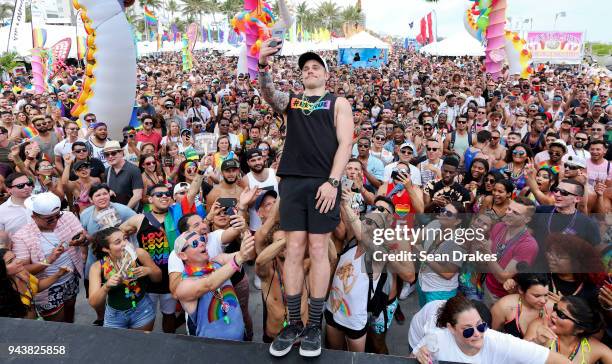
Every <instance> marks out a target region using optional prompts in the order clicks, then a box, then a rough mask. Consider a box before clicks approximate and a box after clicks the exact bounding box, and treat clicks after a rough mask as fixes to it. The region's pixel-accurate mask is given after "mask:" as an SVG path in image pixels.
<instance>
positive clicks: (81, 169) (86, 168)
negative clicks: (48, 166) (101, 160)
mask: <svg viewBox="0 0 612 364" xmlns="http://www.w3.org/2000/svg"><path fill="white" fill-rule="evenodd" d="M52 168H53V167H52ZM90 169H91V167H90V166H89V165H87V164H84V165H82V166H81V167H79V169H77V170H76V171H77V172H79V171H84V170H90Z"/></svg>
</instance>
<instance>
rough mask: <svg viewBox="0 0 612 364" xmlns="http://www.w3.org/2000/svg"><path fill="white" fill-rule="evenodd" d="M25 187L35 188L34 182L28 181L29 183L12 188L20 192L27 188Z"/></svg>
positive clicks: (18, 184)
mask: <svg viewBox="0 0 612 364" xmlns="http://www.w3.org/2000/svg"><path fill="white" fill-rule="evenodd" d="M25 186H28V187H34V182H32V181H28V182H24V183H17V184H15V185H12V186H11V188H16V189H18V190H22V189H24V188H25Z"/></svg>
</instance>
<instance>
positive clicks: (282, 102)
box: [259, 38, 289, 114]
mask: <svg viewBox="0 0 612 364" xmlns="http://www.w3.org/2000/svg"><path fill="white" fill-rule="evenodd" d="M273 40H275V41H277V42H279V44H278V45H277V46H276V47H270V42H271V41H273ZM280 42H281V40H280V39H278V38H270V39H269V40H268V41H266V42H264V43H263V44H262V45H261V49H260V50H259V64H260V66H259V67H260V68H259V89H260V91H261V96H262V97H263V99H264V100H266V102H267V103H268V104H270V106H272V108H273V109H274V111H276V112H278V113H281V114H284V113H285V111H286V110H287V107H288V106H289V94H288V93H285V92H281V91H278V90H276V89H275V88H274V82H273V81H272V75H271V74H270V72H269V66H268V57H270V56H271V55H272V54H274V53H276V52H278V51H279V50H280V49H281V47H282V43H280ZM262 66H266V67H263V68H262Z"/></svg>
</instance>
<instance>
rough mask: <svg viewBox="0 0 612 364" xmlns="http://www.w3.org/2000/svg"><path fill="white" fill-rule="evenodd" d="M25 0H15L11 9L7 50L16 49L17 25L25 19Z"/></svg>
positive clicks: (17, 41)
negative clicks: (11, 15) (11, 18)
mask: <svg viewBox="0 0 612 364" xmlns="http://www.w3.org/2000/svg"><path fill="white" fill-rule="evenodd" d="M25 3H26V0H15V8H14V11H13V20H12V21H11V29H10V30H9V38H8V45H7V47H6V48H7V50H8V51H14V50H17V44H18V43H19V27H20V25H21V23H23V22H24V21H25V17H26V7H25Z"/></svg>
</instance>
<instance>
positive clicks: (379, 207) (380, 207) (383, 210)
mask: <svg viewBox="0 0 612 364" xmlns="http://www.w3.org/2000/svg"><path fill="white" fill-rule="evenodd" d="M374 210H376V211H378V212H386V213H389V214H390V213H391V211H389V210H387V209H386V208H384V207H382V206H374Z"/></svg>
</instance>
